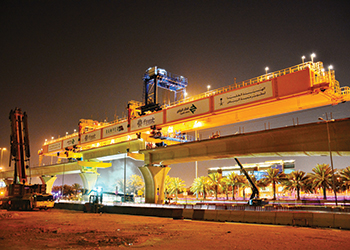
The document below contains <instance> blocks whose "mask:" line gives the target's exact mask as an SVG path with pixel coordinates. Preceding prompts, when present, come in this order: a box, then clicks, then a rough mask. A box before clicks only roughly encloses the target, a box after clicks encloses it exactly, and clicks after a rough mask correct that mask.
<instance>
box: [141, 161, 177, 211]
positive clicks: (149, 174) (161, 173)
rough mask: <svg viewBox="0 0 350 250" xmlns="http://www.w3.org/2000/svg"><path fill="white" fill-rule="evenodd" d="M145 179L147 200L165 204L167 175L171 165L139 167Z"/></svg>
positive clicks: (147, 201)
mask: <svg viewBox="0 0 350 250" xmlns="http://www.w3.org/2000/svg"><path fill="white" fill-rule="evenodd" d="M139 169H140V171H141V173H142V176H143V179H144V180H145V197H146V199H145V202H146V203H156V204H163V202H164V190H165V177H166V175H167V174H168V172H169V170H170V167H168V166H160V167H156V166H143V167H139Z"/></svg>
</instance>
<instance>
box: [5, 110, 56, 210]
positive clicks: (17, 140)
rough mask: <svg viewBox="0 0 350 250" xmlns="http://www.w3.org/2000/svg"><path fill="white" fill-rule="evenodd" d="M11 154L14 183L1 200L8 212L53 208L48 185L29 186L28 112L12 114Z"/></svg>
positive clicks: (12, 112) (10, 163) (18, 111)
mask: <svg viewBox="0 0 350 250" xmlns="http://www.w3.org/2000/svg"><path fill="white" fill-rule="evenodd" d="M9 118H10V121H11V152H10V162H9V165H10V167H11V165H12V162H13V165H14V176H13V182H12V184H10V185H9V186H8V196H7V197H5V198H4V199H2V200H1V206H2V208H5V209H7V210H32V209H34V208H39V209H47V208H50V207H53V205H54V201H53V196H52V195H50V194H47V193H46V184H35V185H28V184H26V182H27V176H26V169H28V168H29V159H30V150H29V133H28V122H27V121H28V119H27V114H26V112H24V113H22V111H21V109H19V108H16V109H15V110H11V112H10V117H9Z"/></svg>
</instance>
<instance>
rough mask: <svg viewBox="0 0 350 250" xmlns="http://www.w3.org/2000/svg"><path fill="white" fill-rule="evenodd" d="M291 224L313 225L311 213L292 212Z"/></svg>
mask: <svg viewBox="0 0 350 250" xmlns="http://www.w3.org/2000/svg"><path fill="white" fill-rule="evenodd" d="M292 225H293V226H304V227H305V226H313V217H312V213H309V212H293V224H292Z"/></svg>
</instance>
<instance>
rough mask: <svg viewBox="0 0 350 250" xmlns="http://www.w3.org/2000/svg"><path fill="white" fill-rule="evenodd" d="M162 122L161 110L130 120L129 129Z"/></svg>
mask: <svg viewBox="0 0 350 250" xmlns="http://www.w3.org/2000/svg"><path fill="white" fill-rule="evenodd" d="M162 123H163V111H161V112H159V113H155V114H151V115H145V116H141V117H138V118H136V119H134V120H131V130H132V131H133V130H138V129H142V128H148V127H150V126H153V125H159V124H162Z"/></svg>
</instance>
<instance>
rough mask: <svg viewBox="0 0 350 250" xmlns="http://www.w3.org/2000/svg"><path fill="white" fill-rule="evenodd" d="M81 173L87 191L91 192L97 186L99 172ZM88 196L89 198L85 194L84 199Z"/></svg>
mask: <svg viewBox="0 0 350 250" xmlns="http://www.w3.org/2000/svg"><path fill="white" fill-rule="evenodd" d="M79 175H80V178H81V179H82V181H83V186H84V189H85V190H87V193H90V191H91V190H92V189H93V188H94V187H95V184H96V181H97V176H98V175H99V174H98V173H92V172H87V173H80V174H79ZM85 194H86V193H85ZM86 198H87V197H86V195H84V197H83V199H84V200H86Z"/></svg>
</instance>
